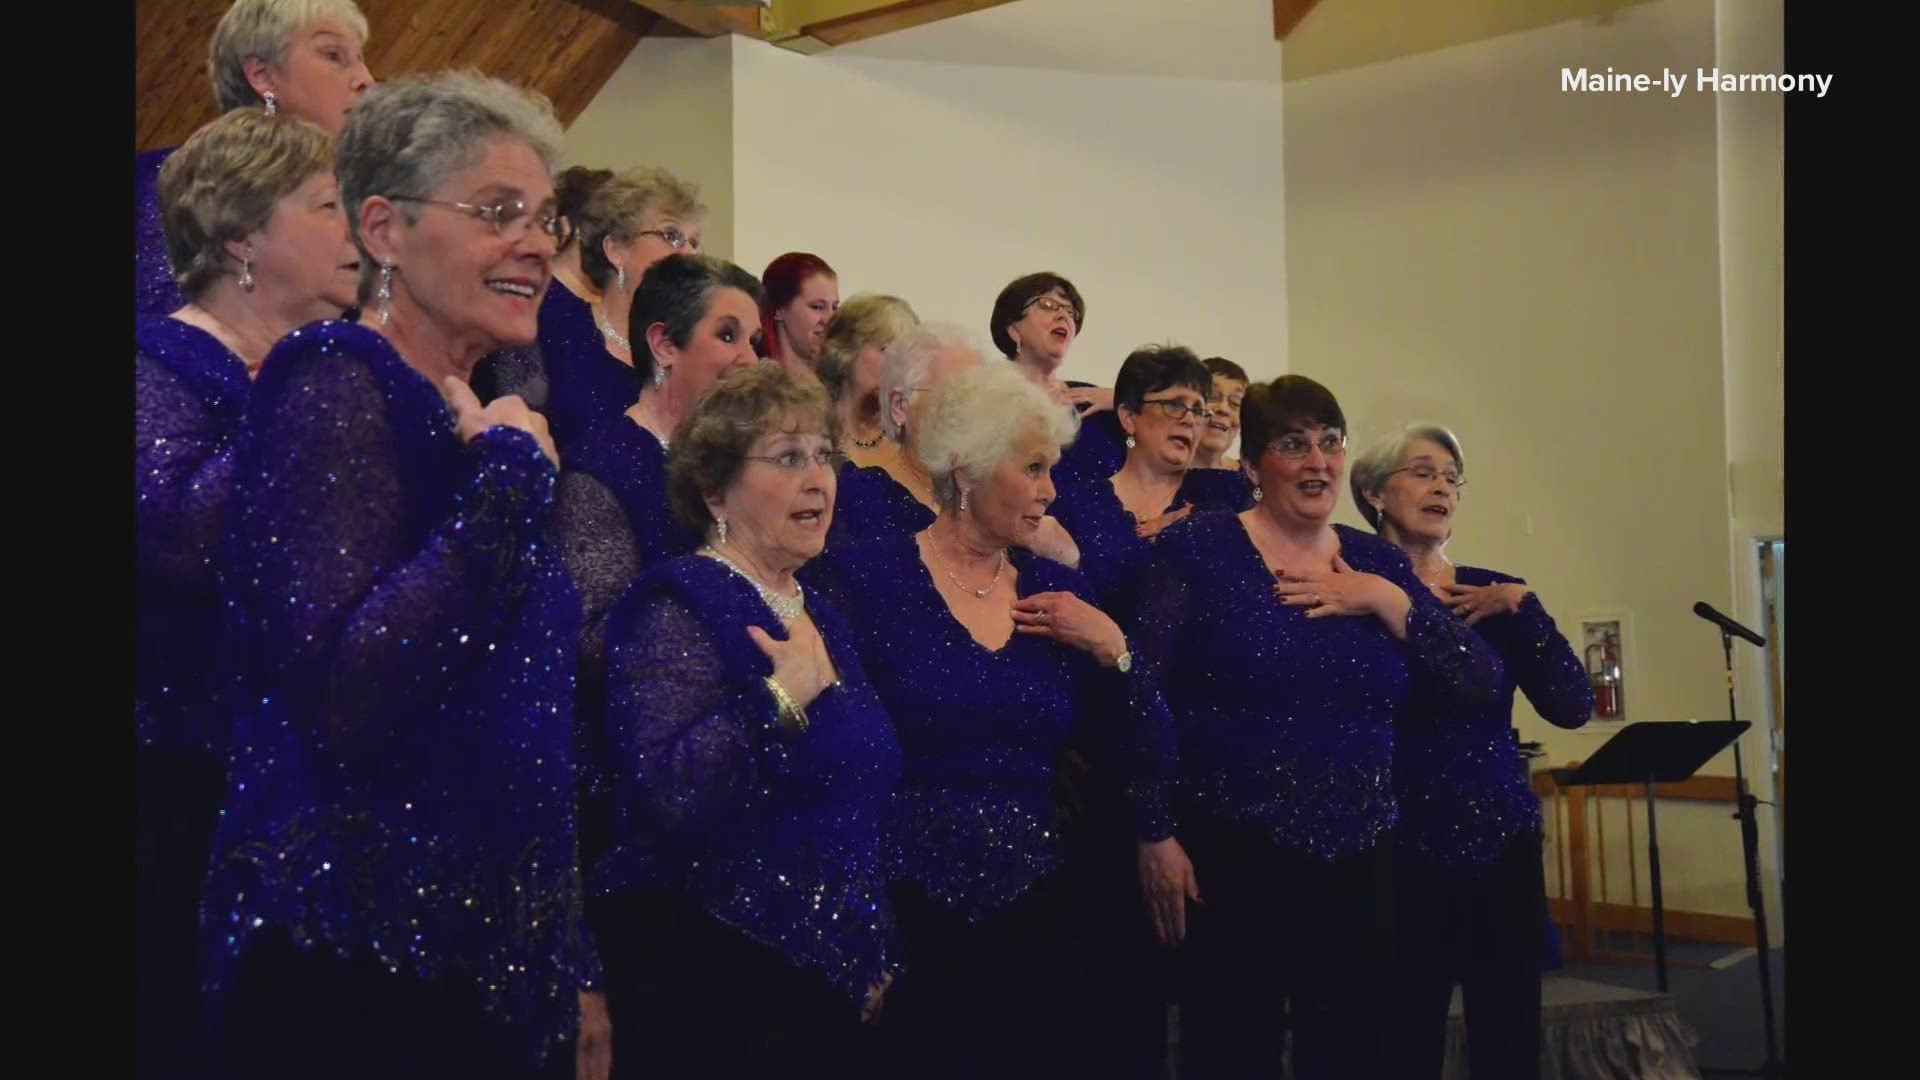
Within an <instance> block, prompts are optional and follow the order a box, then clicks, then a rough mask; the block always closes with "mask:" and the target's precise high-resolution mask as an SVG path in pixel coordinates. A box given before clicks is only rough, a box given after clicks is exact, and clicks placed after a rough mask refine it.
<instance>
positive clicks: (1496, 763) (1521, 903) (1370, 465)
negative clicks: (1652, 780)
mask: <svg viewBox="0 0 1920 1080" xmlns="http://www.w3.org/2000/svg"><path fill="white" fill-rule="evenodd" d="M1465 461H1466V458H1465V455H1464V454H1462V453H1461V450H1460V441H1459V440H1458V439H1457V438H1455V437H1454V434H1453V433H1452V432H1451V431H1448V430H1447V429H1446V428H1444V427H1440V426H1438V425H1435V424H1415V425H1413V426H1411V427H1408V428H1407V429H1406V430H1405V431H1403V432H1399V433H1396V434H1394V435H1390V436H1388V437H1387V438H1385V439H1383V440H1381V441H1380V442H1379V443H1378V444H1376V445H1375V446H1373V447H1372V448H1370V449H1369V450H1368V451H1367V452H1366V453H1365V454H1363V455H1361V457H1360V458H1359V459H1358V460H1357V461H1355V462H1354V466H1353V497H1354V500H1355V502H1356V503H1357V504H1358V505H1359V507H1360V512H1361V513H1362V514H1364V515H1365V516H1366V519H1367V521H1368V522H1369V523H1370V524H1372V525H1373V526H1374V528H1375V529H1376V530H1378V531H1379V533H1380V535H1381V536H1382V537H1384V538H1385V539H1387V540H1389V541H1391V542H1392V543H1393V544H1394V545H1395V546H1397V547H1399V548H1400V549H1401V550H1403V551H1405V552H1406V553H1407V555H1408V556H1409V557H1410V558H1411V559H1412V561H1413V569H1414V573H1415V574H1417V575H1418V576H1419V578H1420V580H1421V582H1422V583H1424V584H1425V585H1426V586H1427V587H1428V588H1429V589H1431V590H1432V591H1433V592H1434V594H1435V595H1436V596H1437V597H1439V598H1440V599H1441V600H1442V601H1443V602H1444V603H1446V604H1447V606H1448V607H1450V608H1452V609H1453V611H1454V613H1455V614H1456V615H1458V616H1459V617H1460V618H1461V619H1462V620H1463V622H1464V623H1465V625H1467V626H1470V627H1472V628H1473V629H1474V631H1475V632H1476V633H1478V634H1479V635H1480V636H1481V637H1482V638H1484V639H1485V640H1486V641H1487V643H1488V644H1490V645H1491V646H1492V647H1493V648H1494V649H1496V650H1497V651H1498V652H1499V654H1500V659H1501V661H1502V663H1503V667H1504V670H1505V678H1503V679H1502V680H1501V683H1500V689H1499V693H1498V694H1497V695H1496V696H1495V697H1494V698H1493V700H1491V701H1487V702H1482V703H1478V704H1473V705H1466V704H1452V705H1447V704H1444V703H1442V702H1439V701H1428V700H1426V699H1422V700H1421V701H1420V702H1419V707H1416V708H1415V709H1414V710H1413V712H1412V713H1411V714H1410V715H1409V717H1408V719H1407V720H1406V722H1404V723H1402V724H1401V725H1400V728H1399V730H1398V732H1397V733H1396V737H1395V741H1394V759H1393V787H1394V796H1395V799H1396V802H1397V804H1398V806H1399V814H1400V817H1399V822H1398V824H1397V825H1396V827H1395V830H1394V835H1395V842H1396V848H1397V854H1398V860H1397V862H1396V864H1395V867H1394V888H1395V895H1396V897H1397V898H1398V903H1397V904H1396V907H1395V913H1394V932H1395V939H1396V942H1397V945H1396V949H1395V964H1394V966H1395V977H1394V984H1395V987H1396V991H1397V997H1396V1000H1395V1002H1394V1022H1395V1025H1396V1028H1397V1031H1396V1037H1395V1039H1394V1046H1395V1048H1396V1053H1397V1054H1398V1055H1399V1058H1398V1065H1397V1072H1396V1075H1398V1076H1402V1077H1409V1078H1418V1077H1438V1076H1439V1075H1440V1073H1441V1066H1442V1064H1443V1062H1444V1059H1445V1056H1446V1028H1447V1010H1448V1006H1449V1005H1450V1003H1451V999H1452V991H1453V987H1454V985H1455V984H1456V983H1459V984H1460V985H1461V986H1462V989H1463V990H1464V992H1465V1002H1466V1023H1467V1058H1468V1061H1469V1063H1470V1065H1471V1067H1472V1070H1473V1075H1474V1076H1475V1077H1476V1078H1477V1077H1483V1076H1484V1077H1496V1078H1500V1080H1519V1078H1526V1077H1538V1076H1539V1075H1540V967H1541V960H1542V955H1541V951H1542V946H1543V942H1544V934H1543V928H1544V927H1545V926H1546V923H1547V899H1546V879H1545V875H1544V871H1543V869H1542V866H1541V840H1542V838H1541V819H1540V798H1539V796H1537V795H1535V794H1534V793H1533V789H1532V785H1531V784H1530V783H1529V782H1528V777H1527V774H1526V770H1525V769H1524V768H1523V767H1522V765H1521V762H1520V757H1519V748H1518V747H1517V746H1516V745H1515V742H1514V736H1513V729H1512V724H1513V698H1514V690H1515V689H1519V690H1521V691H1524V692H1525V693H1526V695H1527V700H1528V701H1529V702H1531V703H1532V704H1533V707H1534V709H1535V710H1536V711H1538V712H1539V714H1540V715H1541V716H1542V717H1543V718H1545V719H1546V720H1547V722H1548V723H1551V724H1554V725H1555V726H1558V727H1563V728H1577V727H1579V726H1581V725H1582V724H1585V723H1586V722H1587V720H1588V718H1589V717H1590V716H1591V715H1592V712H1593V687H1592V686H1591V684H1589V683H1588V681H1587V674H1586V671H1585V669H1584V668H1582V667H1581V664H1580V658H1579V657H1578V656H1575V655H1574V652H1573V648H1572V646H1570V645H1568V644H1567V639H1566V638H1565V637H1563V636H1561V634H1560V630H1559V628H1558V627H1557V626H1555V625H1554V622H1553V617H1552V616H1551V615H1548V614H1547V609H1546V608H1544V607H1542V606H1541V604H1540V599H1539V597H1537V596H1535V595H1534V593H1533V591H1532V590H1531V589H1529V588H1528V587H1527V583H1526V582H1524V581H1522V580H1520V579H1519V578H1516V577H1512V576H1510V575H1507V574H1502V573H1500V572H1499V571H1496V570H1483V569H1480V568H1479V567H1474V566H1455V565H1454V564H1453V563H1452V562H1451V561H1449V560H1448V558H1447V555H1446V547H1447V543H1448V541H1449V540H1451V539H1452V538H1453V527H1454V516H1455V514H1456V513H1457V512H1458V511H1459V509H1460V506H1461V495H1462V489H1463V488H1464V487H1465V485H1466V479H1465V476H1464V474H1465V470H1466V465H1465Z"/></svg>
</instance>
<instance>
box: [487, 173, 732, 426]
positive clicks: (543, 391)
mask: <svg viewBox="0 0 1920 1080" xmlns="http://www.w3.org/2000/svg"><path fill="white" fill-rule="evenodd" d="M706 213H707V208H706V207H705V206H704V205H702V204H701V202H700V195H699V191H698V190H697V189H696V188H695V187H694V186H693V185H692V184H689V183H687V182H686V181H684V180H681V179H680V178H678V177H676V176H674V175H673V174H672V173H669V172H667V171H666V170H664V169H642V170H636V171H633V172H627V173H617V174H615V175H614V176H613V177H612V178H611V179H609V180H607V181H606V182H604V183H602V184H600V185H599V186H598V187H596V188H595V189H594V190H593V193H592V194H591V195H590V196H589V197H588V198H587V199H586V201H585V204H584V205H583V206H582V207H581V208H580V212H579V217H578V220H576V221H575V222H574V224H575V226H576V227H577V228H578V229H579V245H578V246H579V249H580V272H581V276H582V277H583V278H584V279H585V284H586V285H587V286H588V287H590V289H591V292H589V293H587V294H586V295H584V296H581V295H576V294H575V293H574V292H573V291H571V290H570V289H569V288H567V287H564V286H563V287H561V288H558V289H550V290H548V297H549V300H548V302H547V303H545V304H543V305H542V307H541V311H540V342H539V348H538V349H518V350H509V351H507V352H504V353H501V354H499V355H497V356H493V357H489V358H488V361H487V363H486V364H485V365H484V370H486V371H487V376H486V378H487V380H488V388H489V390H490V392H492V393H495V394H519V395H520V396H521V397H523V398H525V399H527V401H529V402H530V403H532V404H533V405H534V406H535V407H536V408H538V409H539V410H540V411H541V412H542V413H543V414H544V415H545V416H546V418H547V422H548V423H549V424H551V425H552V427H553V439H554V445H556V446H558V447H559V448H560V452H561V453H562V454H563V455H568V456H571V451H572V449H573V447H574V446H575V445H576V444H578V443H579V442H580V441H581V440H582V439H585V438H587V437H588V436H590V435H592V434H594V432H595V431H596V429H598V428H600V427H602V426H604V425H606V424H607V423H608V422H610V421H612V420H615V419H617V418H618V417H619V416H620V414H621V413H623V412H625V411H626V410H627V409H629V408H631V407H632V406H633V404H634V402H636V401H639V400H640V397H641V390H642V388H643V387H645V386H646V384H647V380H648V378H649V373H650V372H651V373H652V374H656V375H660V376H664V375H665V374H666V371H667V370H668V368H667V367H665V366H661V365H655V364H651V363H650V361H649V360H648V358H647V357H646V356H644V355H642V354H645V353H646V352H647V351H648V345H647V342H646V341H645V335H646V327H647V325H648V321H649V318H648V317H647V316H644V315H639V314H637V313H636V305H637V302H638V297H637V295H636V294H637V292H638V290H639V288H640V283H641V281H642V280H643V279H644V278H645V276H646V273H647V270H648V268H649V267H651V266H653V265H654V264H655V263H657V262H659V261H660V260H662V259H664V258H666V257H667V256H669V255H673V254H676V253H686V254H689V255H693V254H698V253H699V251H700V230H701V227H702V224H703V222H704V219H705V217H706ZM636 319H639V320H640V321H639V322H638V323H637V324H636V323H635V320H636ZM630 324H631V325H630ZM668 430H672V429H671V428H669V429H668Z"/></svg>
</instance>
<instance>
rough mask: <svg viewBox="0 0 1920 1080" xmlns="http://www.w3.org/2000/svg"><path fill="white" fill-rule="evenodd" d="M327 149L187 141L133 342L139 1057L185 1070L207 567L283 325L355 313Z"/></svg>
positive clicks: (288, 134)
mask: <svg viewBox="0 0 1920 1080" xmlns="http://www.w3.org/2000/svg"><path fill="white" fill-rule="evenodd" d="M333 152H334V145H333V138H332V136H330V135H328V134H327V133H326V132H324V131H321V130H320V129H319V128H317V127H314V126H313V125H312V124H308V123H305V122H303V121H299V120H294V119H291V118H288V117H272V116H266V115H264V114H262V113H259V112H254V111H251V110H242V111H236V112H230V113H227V114H226V115H224V116H221V117H219V118H217V119H215V120H213V121H212V122H211V123H209V124H207V125H206V126H205V127H203V128H201V129H200V130H199V131H197V132H195V133H194V134H193V136H192V137H191V138H189V139H188V140H187V141H186V142H185V143H183V144H182V145H181V147H180V150H179V152H177V153H175V154H174V155H173V156H172V157H170V158H168V159H167V163H166V165H165V166H164V167H163V168H162V169H161V173H160V187H159V191H160V194H161V199H162V204H163V205H164V206H165V207H166V208H167V213H166V214H165V220H166V221H167V224H168V228H167V233H166V239H167V243H168V247H169V248H171V249H172V252H173V265H174V267H175V269H176V271H177V272H178V274H179V278H180V280H181V282H182V283H184V285H185V287H186V293H187V295H188V296H190V297H192V299H191V300H189V301H188V302H187V303H186V304H185V305H184V306H182V307H180V308H179V309H178V310H176V311H174V312H173V313H172V314H171V315H136V316H135V317H134V327H133V388H134V421H133V482H134V527H135V540H136V545H135V546H136V549H137V553H136V566H137V570H138V576H137V578H136V582H135V594H134V595H135V599H134V626H135V631H134V736H135V739H136V742H137V744H138V749H137V751H136V757H135V762H136V764H135V780H136V786H137V791H138V804H137V805H138V811H139V813H138V822H139V824H138V833H137V836H138V849H137V850H138V855H137V858H136V862H135V883H136V890H137V892H138V894H139V912H140V916H139V917H140V922H139V926H138V934H137V938H138V946H139V964H140V968H139V976H140V977H139V979H138V986H139V990H140V995H141V997H140V1015H139V1019H140V1026H139V1036H138V1037H139V1043H140V1050H141V1058H142V1060H144V1061H151V1062H153V1063H155V1065H156V1067H158V1068H160V1069H162V1070H163V1071H167V1072H169V1073H170V1074H171V1073H174V1072H178V1073H180V1074H182V1075H185V1074H187V1073H197V1072H199V1071H200V1069H199V1068H198V1067H197V1066H196V1065H194V1064H193V1063H191V1062H190V1061H187V1060H179V1059H177V1057H176V1055H178V1054H181V1053H189V1054H190V1053H193V1052H194V1051H193V1050H192V1048H191V1044H192V1032H193V1031H194V1029H195V1027H196V1026H197V1022H198V1009H197V1008H196V1007H195V1006H196V1004H197V1002H198V997H199V995H198V991H197V983H198V980H197V979H196V978H195V975H194V969H195V965H196V962H197V959H196V950H197V947H198V945H197V943H198V941H199V925H200V885H201V879H202V877H204V876H205V873H206V865H207V852H208V846H209V844H211V842H212V839H213V828H214V823H215V821H216V815H217V814H218V811H219V808H220V797H221V787H222V784H223V781H224V777H225V774H226V767H225V759H226V752H227V732H226V724H227V719H228V717H227V712H226V709H227V706H228V705H229V704H230V703H229V702H228V701H227V700H226V695H225V694H224V693H223V692H222V687H223V685H224V682H223V678H222V675H223V672H222V671H221V668H220V661H219V658H220V655H221V652H220V650H219V649H217V648H215V647H214V646H213V642H214V640H215V638H216V637H217V633H218V629H219V626H220V597H219V590H218V587H217V584H216V582H215V578H214V560H215V555H216V553H217V551H218V548H219V538H220V532H221V529H222V527H223V526H224V524H225V521H226V510H227V498H228V494H229V493H230V492H231V490H232V487H233V476H234V462H233V436H234V433H235V431H236V430H237V429H238V428H239V426H240V417H241V414H242V413H243V412H244V410H245V408H246V402H247V392H248V389H249V383H248V380H249V376H250V374H251V373H252V372H253V371H255V370H257V369H258V367H259V365H260V362H261V361H262V360H264V359H266V355H267V352H268V350H269V349H271V348H272V347H273V345H274V343H276V342H278V341H279V340H280V339H281V338H282V337H284V336H286V334H287V333H288V332H289V331H291V330H292V329H294V328H295V327H297V326H301V325H304V324H306V323H309V322H312V321H313V320H315V319H320V318H325V317H326V316H327V315H328V314H329V313H337V312H339V311H340V310H341V308H342V307H344V306H346V305H350V304H352V303H353V297H354V290H355V288H356V286H357V284H358V280H359V277H358V272H357V264H358V261H359V254H358V253H357V252H356V251H355V250H354V247H353V243H352V241H351V240H350V239H349V238H348V236H347V221H346V215H345V214H343V213H342V212H341V210H340V195H339V192H338V189H337V187H336V185H335V183H334V178H333Z"/></svg>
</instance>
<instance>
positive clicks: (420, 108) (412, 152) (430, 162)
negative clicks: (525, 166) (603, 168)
mask: <svg viewBox="0 0 1920 1080" xmlns="http://www.w3.org/2000/svg"><path fill="white" fill-rule="evenodd" d="M496 138H508V139H518V140H520V141H521V142H524V143H526V144H527V145H528V146H530V147H532V148H533V151H534V152H535V153H537V154H539V155H540V159H541V160H542V161H543V162H545V163H546V166H547V170H548V172H549V173H551V172H552V171H553V170H554V169H555V168H557V167H558V165H559V162H560V141H561V138H562V135H561V131H560V121H559V120H557V119H555V118H554V115H553V103H552V102H550V101H548V100H547V99H546V98H545V97H543V96H541V95H539V94H536V93H533V92H531V91H527V90H522V89H520V88H518V87H516V86H512V85H509V84H507V83H504V82H501V81H500V80H499V79H493V78H488V77H487V76H485V75H481V74H479V73H478V72H474V71H442V72H436V73H434V74H432V75H409V76H407V77H405V78H401V79H395V80H394V81H392V82H386V83H381V84H379V85H378V86H375V87H373V88H372V89H370V90H368V91H367V93H366V96H365V97H362V98H361V99H360V103H359V104H358V105H355V106H354V109H353V111H352V112H350V113H348V114H347V128H346V131H345V132H343V133H342V134H341V136H340V161H339V164H338V165H336V166H335V167H334V171H335V172H336V173H337V174H338V175H339V177H340V198H341V201H342V203H343V204H344V206H345V208H346V211H347V222H348V224H349V225H350V226H351V227H352V229H353V243H354V246H355V247H358V248H359V249H360V299H361V301H362V302H363V303H364V302H365V301H366V298H367V295H368V293H369V292H370V291H371V288H372V285H373V277H374V275H375V274H376V273H378V272H379V266H378V265H376V264H375V262H374V259H373V256H371V255H369V254H368V253H367V249H366V244H365V241H364V240H363V239H362V238H361V236H360V208H361V207H362V206H365V205H366V201H367V199H369V198H371V197H373V196H375V195H384V196H387V197H390V198H391V197H394V196H405V197H408V198H413V199H424V198H429V197H431V196H432V195H433V193H434V192H435V191H438V190H439V189H440V185H441V184H443V183H444V182H446V180H447V178H448V177H450V176H452V175H454V174H455V173H457V172H459V171H460V170H462V169H465V168H468V167H470V166H471V165H473V163H474V162H476V161H478V160H480V157H481V155H483V154H485V153H486V145H487V143H488V142H489V141H490V140H492V139H496ZM400 212H401V214H402V215H404V216H405V218H406V220H407V221H409V222H413V221H418V220H420V218H419V214H420V209H419V207H418V206H416V205H415V204H413V203H401V204H400Z"/></svg>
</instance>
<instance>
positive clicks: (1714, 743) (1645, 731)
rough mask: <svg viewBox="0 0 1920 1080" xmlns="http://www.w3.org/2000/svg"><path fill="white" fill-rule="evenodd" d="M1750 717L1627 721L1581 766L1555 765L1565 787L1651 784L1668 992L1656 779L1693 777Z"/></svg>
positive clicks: (1656, 932) (1651, 854)
mask: <svg viewBox="0 0 1920 1080" xmlns="http://www.w3.org/2000/svg"><path fill="white" fill-rule="evenodd" d="M1751 726H1752V725H1751V724H1748V723H1747V722H1746V721H1745V720H1715V721H1710V722H1708V723H1700V722H1698V721H1694V720H1679V721H1671V722H1646V721H1643V722H1641V723H1638V724H1628V725H1627V726H1626V727H1623V728H1621V729H1620V731H1619V733H1618V734H1616V735H1614V737H1613V738H1611V739H1608V740H1607V741H1606V743H1605V744H1603V745H1602V746H1601V747H1600V749H1598V750H1596V751H1594V752H1593V756H1591V757H1589V758H1587V760H1586V761H1584V762H1582V763H1581V765H1580V767H1579V768H1577V769H1554V770H1553V771H1552V776H1553V779H1554V782H1555V783H1558V784H1559V785H1560V786H1561V787H1563V788H1568V787H1592V786H1596V785H1600V784H1643V785H1645V786H1646V789H1647V872H1648V877H1649V878H1651V879H1652V883H1653V966H1654V971H1655V973H1656V977H1657V978H1658V980H1659V985H1660V992H1661V993H1663V994H1664V993H1666V992H1667V918H1666V908H1665V907H1664V905H1663V902H1662V898H1661V895H1660V842H1659V837H1658V834H1657V833H1656V831H1655V828H1654V818H1653V785H1655V784H1676V783H1679V782H1680V781H1682V780H1690V779H1692V778H1693V774H1694V773H1696V772H1698V771H1699V770H1700V767H1701V766H1702V765H1705V764H1706V763H1707V762H1709V761H1711V760H1713V756H1714V755H1715V754H1718V753H1719V752H1720V751H1722V750H1725V749H1726V748H1727V747H1728V746H1730V745H1732V744H1733V742H1734V740H1736V739H1738V738H1739V737H1740V735H1741V733H1742V732H1744V731H1746V730H1747V728H1749V727H1751Z"/></svg>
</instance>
